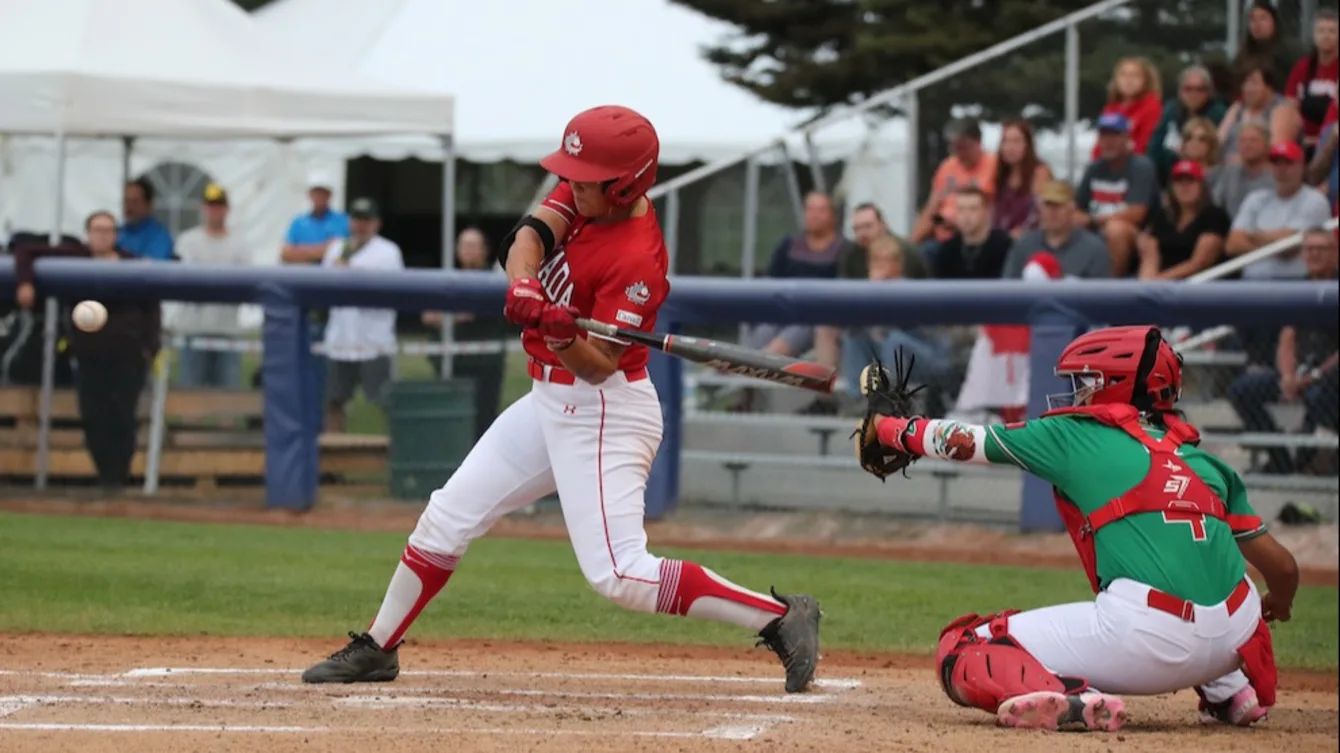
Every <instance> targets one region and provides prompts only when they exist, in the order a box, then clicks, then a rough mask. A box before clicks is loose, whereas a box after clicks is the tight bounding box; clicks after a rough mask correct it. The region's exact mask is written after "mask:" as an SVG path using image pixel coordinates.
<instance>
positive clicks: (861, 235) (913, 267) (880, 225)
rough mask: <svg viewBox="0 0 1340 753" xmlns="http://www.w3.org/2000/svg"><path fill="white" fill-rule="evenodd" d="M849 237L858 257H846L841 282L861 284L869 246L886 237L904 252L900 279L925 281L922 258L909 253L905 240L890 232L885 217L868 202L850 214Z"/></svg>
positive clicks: (849, 255) (925, 274)
mask: <svg viewBox="0 0 1340 753" xmlns="http://www.w3.org/2000/svg"><path fill="white" fill-rule="evenodd" d="M851 234H852V240H853V241H855V242H856V247H857V248H859V249H860V251H861V253H853V254H848V255H847V260H848V261H847V263H846V264H844V267H843V270H842V273H841V274H840V275H839V277H842V278H844V279H855V280H864V279H866V277H867V276H868V273H869V269H868V267H867V265H868V263H869V256H870V244H871V243H873V242H874V241H875V239H877V238H883V237H885V236H888V237H890V238H892V239H893V240H894V242H895V243H897V244H898V248H899V250H900V251H902V252H903V276H904V277H907V278H909V279H914V280H920V279H925V278H926V277H927V274H928V273H927V270H926V263H925V262H924V261H923V260H922V258H921V254H914V253H908V244H907V240H906V239H905V238H902V237H899V236H898V235H897V234H896V233H894V232H893V231H891V230H889V223H888V222H886V221H885V220H884V213H883V212H881V211H879V207H877V206H875V205H874V204H872V203H870V202H868V201H867V202H864V203H862V204H857V205H856V208H855V209H853V210H852V213H851Z"/></svg>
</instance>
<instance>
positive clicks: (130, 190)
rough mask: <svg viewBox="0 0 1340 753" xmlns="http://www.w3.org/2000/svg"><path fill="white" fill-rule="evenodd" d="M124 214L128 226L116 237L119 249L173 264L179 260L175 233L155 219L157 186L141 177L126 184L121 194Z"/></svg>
mask: <svg viewBox="0 0 1340 753" xmlns="http://www.w3.org/2000/svg"><path fill="white" fill-rule="evenodd" d="M121 214H122V215H123V216H124V223H123V224H122V225H121V230H120V232H119V233H118V234H117V238H116V245H117V247H118V248H121V249H123V250H125V251H128V252H130V253H131V254H132V255H134V256H139V257H141V258H144V259H156V260H159V261H170V260H172V259H175V258H176V255H175V254H174V253H173V250H172V233H170V232H168V229H167V227H166V226H164V225H163V223H161V222H159V221H158V218H157V217H154V186H153V184H152V183H150V182H149V179H148V178H137V179H136V180H132V181H131V182H129V183H127V184H126V187H125V190H124V191H123V192H122V195H121Z"/></svg>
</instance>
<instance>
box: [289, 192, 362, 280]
mask: <svg viewBox="0 0 1340 753" xmlns="http://www.w3.org/2000/svg"><path fill="white" fill-rule="evenodd" d="M333 182H334V181H332V180H330V178H329V177H327V176H326V175H323V174H321V173H315V174H313V175H312V177H311V179H310V180H308V186H307V198H308V199H309V200H310V201H311V202H312V209H311V210H310V211H308V212H304V213H303V214H300V215H298V216H297V217H294V218H293V221H292V222H290V223H289V226H288V233H287V234H286V235H285V236H284V247H283V249H282V251H281V252H280V260H281V261H283V262H284V263H285V264H321V263H323V261H324V260H325V258H326V251H327V250H328V249H329V248H330V244H331V242H332V241H336V240H342V239H344V238H347V237H349V216H348V215H346V214H345V213H344V212H341V211H339V210H337V209H334V208H332V207H331V206H330V197H331V195H332V191H331V183H333Z"/></svg>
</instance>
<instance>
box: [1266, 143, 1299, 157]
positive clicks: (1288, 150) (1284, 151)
mask: <svg viewBox="0 0 1340 753" xmlns="http://www.w3.org/2000/svg"><path fill="white" fill-rule="evenodd" d="M1270 161H1271V162H1278V161H1284V162H1302V161H1303V147H1301V146H1299V145H1297V144H1295V143H1293V142H1292V141H1282V142H1280V143H1278V144H1276V145H1274V146H1272V147H1270Z"/></svg>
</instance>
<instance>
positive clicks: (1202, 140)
mask: <svg viewBox="0 0 1340 753" xmlns="http://www.w3.org/2000/svg"><path fill="white" fill-rule="evenodd" d="M1221 156H1222V154H1221V152H1220V151H1219V129H1218V128H1216V127H1215V125H1214V123H1212V122H1210V120H1209V119H1208V118H1192V119H1191V120H1189V121H1187V124H1186V126H1185V127H1184V128H1183V130H1182V146H1181V147H1180V148H1179V149H1178V152H1177V161H1178V162H1181V161H1182V160H1191V161H1192V162H1195V163H1197V164H1199V165H1200V166H1201V167H1203V168H1205V172H1206V174H1208V173H1209V172H1210V171H1211V170H1213V169H1215V168H1217V167H1219V161H1220V157H1221ZM1167 178H1168V176H1167V175H1164V176H1163V181H1162V182H1163V184H1165V186H1166V184H1167V182H1168V181H1167Z"/></svg>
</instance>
